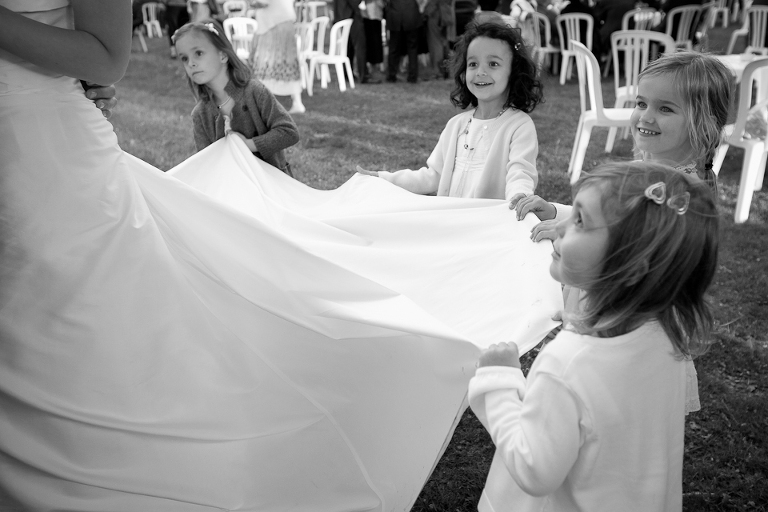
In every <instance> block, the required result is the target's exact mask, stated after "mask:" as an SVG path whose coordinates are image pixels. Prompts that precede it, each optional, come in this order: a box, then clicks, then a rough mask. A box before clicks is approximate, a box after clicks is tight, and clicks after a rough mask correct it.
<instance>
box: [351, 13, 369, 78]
mask: <svg viewBox="0 0 768 512" xmlns="http://www.w3.org/2000/svg"><path fill="white" fill-rule="evenodd" d="M349 38H350V39H351V40H352V45H353V46H354V49H355V69H357V79H358V80H359V81H360V82H363V83H364V82H365V81H366V79H367V78H368V77H367V74H368V67H367V65H366V62H367V61H366V55H365V53H366V51H365V50H366V45H365V27H364V26H363V19H362V18H355V19H354V21H352V27H350V29H349Z"/></svg>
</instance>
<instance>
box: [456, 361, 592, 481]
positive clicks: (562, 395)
mask: <svg viewBox="0 0 768 512" xmlns="http://www.w3.org/2000/svg"><path fill="white" fill-rule="evenodd" d="M531 373H532V375H529V379H528V382H527V385H526V380H525V378H524V377H523V374H522V372H521V371H520V370H519V369H518V368H511V367H498V366H489V367H483V368H480V369H479V370H478V371H477V372H476V373H475V376H474V377H473V378H472V380H470V382H469V405H470V407H472V410H473V411H474V413H475V415H476V416H477V418H478V419H479V420H480V422H481V423H482V424H483V426H484V427H485V428H486V430H488V433H489V434H490V435H491V439H493V442H494V444H495V445H496V451H497V456H501V459H502V460H503V461H504V465H505V466H506V467H507V470H508V471H509V474H510V476H511V477H512V478H513V479H514V480H515V482H516V483H517V485H518V486H520V488H521V489H522V490H523V491H525V492H526V493H528V494H530V495H532V496H545V495H547V494H550V493H552V492H554V491H555V490H556V489H558V488H559V487H560V486H561V485H562V484H563V482H564V481H565V478H566V476H567V475H568V473H569V471H570V470H571V468H572V467H573V465H574V464H575V462H576V459H577V457H578V454H579V447H580V445H581V432H580V428H579V401H578V398H577V397H576V396H575V395H574V394H573V392H572V391H571V390H570V389H569V388H568V386H566V385H565V384H564V383H563V382H562V381H561V380H560V379H559V378H558V377H556V376H554V375H552V374H549V373H538V374H536V373H534V370H532V371H531Z"/></svg>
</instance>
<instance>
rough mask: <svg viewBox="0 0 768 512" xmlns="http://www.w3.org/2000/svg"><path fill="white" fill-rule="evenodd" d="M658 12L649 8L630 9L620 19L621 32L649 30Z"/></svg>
mask: <svg viewBox="0 0 768 512" xmlns="http://www.w3.org/2000/svg"><path fill="white" fill-rule="evenodd" d="M658 16H659V11H657V10H656V9H652V8H650V7H638V8H637V9H630V10H629V11H627V12H625V13H624V16H622V18H621V30H651V28H652V27H653V24H654V23H655V22H656V19H657V18H658Z"/></svg>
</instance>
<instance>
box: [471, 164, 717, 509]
mask: <svg viewBox="0 0 768 512" xmlns="http://www.w3.org/2000/svg"><path fill="white" fill-rule="evenodd" d="M574 193H575V197H574V205H573V208H572V209H571V214H570V216H569V217H568V218H567V219H564V220H562V221H560V222H558V223H557V228H556V229H557V234H558V238H557V239H556V240H555V243H554V252H553V255H552V256H553V261H552V264H551V267H550V273H551V275H552V277H553V278H555V279H556V280H557V281H559V282H561V283H562V284H563V285H568V286H572V287H574V288H578V289H581V290H584V294H585V298H584V301H583V307H582V310H581V312H580V314H579V315H578V316H576V317H574V318H572V319H571V320H572V321H571V327H570V328H567V329H563V330H562V331H560V333H559V334H558V335H557V336H556V337H555V339H554V340H553V341H551V342H549V343H548V344H547V345H545V346H544V348H543V349H542V350H541V352H540V353H539V355H538V356H537V358H536V360H535V361H534V364H533V366H532V367H531V370H530V372H529V373H528V376H527V378H526V377H524V376H523V373H522V371H521V370H520V361H519V357H518V351H517V346H516V345H515V344H514V343H509V344H507V343H500V344H498V345H492V346H491V347H489V348H488V349H487V350H486V351H485V352H484V353H483V354H482V355H481V356H480V358H479V363H478V366H479V369H478V370H477V373H476V374H475V376H474V377H473V378H472V380H471V381H470V384H469V402H470V406H471V407H472V410H473V411H474V412H475V414H476V415H477V417H478V418H479V419H480V421H481V422H482V423H483V425H484V426H485V428H486V429H487V430H488V432H489V433H490V435H491V438H492V439H493V441H494V443H495V445H496V453H495V455H494V459H493V463H492V466H491V470H490V473H489V476H488V480H487V482H486V486H485V489H484V491H483V495H482V498H481V501H480V504H479V506H478V510H479V512H486V511H495V512H503V511H507V510H510V511H511V510H515V511H522V512H528V511H543V510H625V511H630V512H631V511H638V512H640V511H642V512H654V511H655V512H668V511H673V510H681V509H682V480H683V474H682V473H683V448H684V428H685V408H686V403H685V402H686V380H687V376H686V361H687V360H688V358H689V357H691V356H693V355H696V354H700V353H702V352H703V351H704V350H705V349H706V347H707V345H708V343H709V340H708V336H709V332H710V330H711V327H712V315H711V312H710V310H709V308H708V306H707V304H706V301H705V299H704V293H705V291H706V290H707V287H708V286H709V284H710V283H711V281H712V278H713V276H714V274H715V270H716V268H717V247H718V214H717V209H716V207H715V202H714V198H713V196H712V194H711V192H710V190H709V187H708V186H707V185H706V184H704V183H702V182H701V181H700V180H697V179H694V178H693V177H692V176H691V175H686V174H684V173H681V172H679V171H676V170H674V169H672V168H671V167H668V166H666V165H661V164H658V163H655V162H627V163H610V164H606V165H604V166H601V167H599V168H597V169H595V170H594V171H593V172H591V173H588V174H585V175H584V176H583V177H582V178H581V179H580V180H579V181H578V182H577V183H576V185H575V186H574Z"/></svg>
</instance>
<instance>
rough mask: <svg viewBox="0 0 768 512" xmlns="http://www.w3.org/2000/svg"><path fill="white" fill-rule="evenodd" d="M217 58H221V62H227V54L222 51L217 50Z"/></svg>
mask: <svg viewBox="0 0 768 512" xmlns="http://www.w3.org/2000/svg"><path fill="white" fill-rule="evenodd" d="M219 59H221V62H224V63H226V62H229V57H227V54H226V53H224V52H219Z"/></svg>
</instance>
